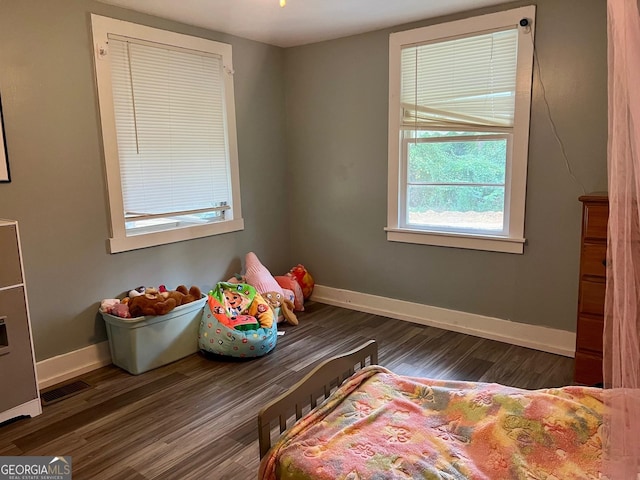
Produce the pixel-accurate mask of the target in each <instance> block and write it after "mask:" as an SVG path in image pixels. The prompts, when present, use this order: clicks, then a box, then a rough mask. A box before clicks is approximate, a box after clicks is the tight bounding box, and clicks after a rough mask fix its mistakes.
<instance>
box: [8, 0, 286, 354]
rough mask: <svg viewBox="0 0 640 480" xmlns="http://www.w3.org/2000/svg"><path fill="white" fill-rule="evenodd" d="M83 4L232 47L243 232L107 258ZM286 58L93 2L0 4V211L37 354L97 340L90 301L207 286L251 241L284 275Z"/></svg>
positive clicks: (237, 262) (231, 268)
mask: <svg viewBox="0 0 640 480" xmlns="http://www.w3.org/2000/svg"><path fill="white" fill-rule="evenodd" d="M90 13H97V14H100V15H106V16H110V17H114V18H118V19H122V20H127V21H133V22H137V23H141V24H145V25H150V26H152V27H158V28H163V29H167V30H172V31H176V32H180V33H186V34H191V35H197V36H201V37H205V38H210V39H213V40H218V41H223V42H227V43H230V44H232V46H233V59H234V66H235V71H236V75H235V78H234V82H235V94H236V115H237V131H238V146H239V161H240V184H241V190H242V207H243V216H244V219H245V230H244V231H242V232H238V233H231V234H226V235H220V236H216V237H209V238H203V239H197V240H190V241H186V242H181V243H176V244H172V245H165V246H160V247H154V248H149V249H144V250H137V251H132V252H126V253H120V254H115V255H110V254H108V253H107V251H106V242H105V241H106V239H107V237H108V225H109V221H108V208H107V202H106V195H105V179H104V174H103V154H102V146H101V143H100V142H101V140H100V131H99V115H98V107H97V96H96V90H95V82H94V72H93V59H92V40H91V28H90V17H89V14H90ZM283 61H284V54H283V50H282V49H280V48H276V47H271V46H267V45H264V44H260V43H257V42H252V41H249V40H244V39H239V38H236V37H232V36H228V35H224V34H218V33H214V32H210V31H206V30H203V29H198V28H194V27H189V26H185V25H181V24H178V23H175V22H170V21H166V20H162V19H158V18H154V17H150V16H146V15H142V14H138V13H134V12H130V11H127V10H123V9H119V8H116V7H111V6H107V5H104V4H100V3H97V2H94V1H90V0H0V95H2V104H3V110H4V119H5V131H6V140H7V144H8V154H9V161H10V167H11V174H12V182H11V183H9V184H0V218H10V219H15V220H18V221H19V226H20V232H21V235H22V247H23V254H24V263H25V273H26V275H25V276H26V281H27V288H28V294H29V302H30V308H31V317H32V325H33V335H34V341H35V350H36V357H37V359H38V360H42V359H45V358H49V357H52V356H55V355H58V354H62V353H65V352H69V351H72V350H76V349H78V348H82V347H85V346H87V345H90V344H93V343H97V342H100V341H103V340H105V339H106V334H105V329H104V322H103V321H102V320H101V319H100V318H99V317H98V316H97V315H96V313H97V308H98V302H99V301H100V300H101V299H102V298H105V297H112V296H114V295H117V294H119V293H121V292H123V291H127V290H129V289H131V288H134V287H136V286H138V285H156V286H157V285H159V284H166V285H167V286H169V287H175V286H177V285H179V284H181V283H184V284H187V285H188V286H189V285H192V284H194V285H198V286H200V287H201V288H203V289H205V290H206V289H208V288H210V287H211V286H212V285H214V284H215V283H216V282H218V281H220V280H223V279H226V278H228V276H229V275H230V274H231V273H233V272H236V271H239V270H240V268H241V259H243V258H244V254H245V253H246V252H247V251H249V250H254V251H255V252H256V253H257V254H258V256H259V257H260V258H261V260H262V261H263V262H264V263H265V264H266V265H267V266H268V267H269V268H270V269H271V270H272V271H273V272H277V273H282V272H284V271H286V270H288V268H289V267H290V266H291V265H289V263H290V255H289V244H288V239H289V236H288V233H287V232H288V231H289V222H288V216H287V215H286V214H285V212H286V209H287V197H286V192H285V188H284V178H285V174H286V172H285V169H286V162H285V160H284V159H285V143H284V138H285V130H284V126H285V124H284V109H283V105H284V77H283V71H284V64H283Z"/></svg>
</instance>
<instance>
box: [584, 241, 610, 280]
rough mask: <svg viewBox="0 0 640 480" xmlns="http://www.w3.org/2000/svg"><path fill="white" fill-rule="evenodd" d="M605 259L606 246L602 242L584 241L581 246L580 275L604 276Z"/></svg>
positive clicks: (605, 272)
mask: <svg viewBox="0 0 640 480" xmlns="http://www.w3.org/2000/svg"><path fill="white" fill-rule="evenodd" d="M606 259H607V246H606V245H605V244H604V243H585V244H584V246H583V247H582V265H581V268H582V275H590V276H593V277H602V278H604V277H605V276H606V275H607V267H606V266H605V265H606V264H605V262H606Z"/></svg>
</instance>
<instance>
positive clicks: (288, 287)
mask: <svg viewBox="0 0 640 480" xmlns="http://www.w3.org/2000/svg"><path fill="white" fill-rule="evenodd" d="M273 278H275V279H276V282H278V285H280V286H281V287H282V290H283V291H284V292H285V294H286V293H287V291H290V292H292V293H293V309H294V310H295V311H298V312H303V311H304V295H303V294H302V287H300V284H299V283H298V281H297V280H296V279H295V278H293V277H292V276H289V275H279V276H276V277H273ZM285 298H286V295H285Z"/></svg>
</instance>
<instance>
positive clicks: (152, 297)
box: [128, 285, 202, 317]
mask: <svg viewBox="0 0 640 480" xmlns="http://www.w3.org/2000/svg"><path fill="white" fill-rule="evenodd" d="M201 297H202V293H201V291H200V289H199V288H198V287H196V286H193V287H191V288H190V289H189V290H187V287H185V286H184V285H180V286H179V287H178V288H176V290H167V291H165V292H162V293H161V292H160V291H159V290H158V289H156V288H149V287H147V288H146V289H145V291H144V294H143V295H138V296H137V297H133V298H129V302H128V306H129V313H130V314H131V316H132V317H141V316H146V315H166V314H167V313H169V312H170V311H171V310H173V309H174V308H176V307H179V306H180V305H185V304H187V303H190V302H193V301H194V300H198V299H199V298H201Z"/></svg>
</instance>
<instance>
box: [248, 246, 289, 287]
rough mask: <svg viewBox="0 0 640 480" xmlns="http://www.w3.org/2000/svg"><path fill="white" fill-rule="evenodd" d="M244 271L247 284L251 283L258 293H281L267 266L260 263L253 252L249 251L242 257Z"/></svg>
mask: <svg viewBox="0 0 640 480" xmlns="http://www.w3.org/2000/svg"><path fill="white" fill-rule="evenodd" d="M244 264H245V270H246V273H245V275H244V278H245V279H246V280H247V283H248V284H249V285H253V286H254V287H255V289H256V290H257V291H258V293H267V292H278V293H279V294H281V295H283V292H282V287H280V285H278V282H276V279H275V278H273V276H272V275H271V273H269V270H268V269H267V267H265V266H264V265H262V263H260V260H258V257H257V256H256V254H255V253H253V252H249V253H247V255H246V256H245V258H244Z"/></svg>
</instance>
